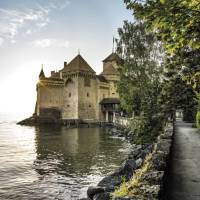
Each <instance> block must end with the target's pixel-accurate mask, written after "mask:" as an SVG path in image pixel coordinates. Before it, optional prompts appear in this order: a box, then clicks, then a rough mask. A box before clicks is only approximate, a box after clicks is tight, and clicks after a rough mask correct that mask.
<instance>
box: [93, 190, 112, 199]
mask: <svg viewBox="0 0 200 200" xmlns="http://www.w3.org/2000/svg"><path fill="white" fill-rule="evenodd" d="M93 200H110V193H108V192H102V193H99V194H96V195H94V197H93Z"/></svg>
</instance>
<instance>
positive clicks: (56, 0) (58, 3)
mask: <svg viewBox="0 0 200 200" xmlns="http://www.w3.org/2000/svg"><path fill="white" fill-rule="evenodd" d="M69 4H70V1H68V0H50V1H49V5H48V8H49V9H58V10H63V9H64V8H66V7H67V6H68V5H69Z"/></svg>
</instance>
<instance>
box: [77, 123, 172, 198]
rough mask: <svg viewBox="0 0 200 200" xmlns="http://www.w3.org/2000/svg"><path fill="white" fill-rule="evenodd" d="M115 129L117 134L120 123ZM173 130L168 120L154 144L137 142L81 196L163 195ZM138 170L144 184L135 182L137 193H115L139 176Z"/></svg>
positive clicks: (129, 138)
mask: <svg viewBox="0 0 200 200" xmlns="http://www.w3.org/2000/svg"><path fill="white" fill-rule="evenodd" d="M112 129H114V134H115V135H116V132H117V131H116V130H117V127H116V126H114V128H112ZM112 129H111V131H112ZM120 129H121V130H120V131H119V133H118V135H119V137H120V135H121V131H122V127H120ZM127 131H128V130H127V129H125V135H124V136H125V138H126V139H128V140H129V141H130V142H131V144H132V145H133V146H134V145H135V144H134V143H133V138H132V139H131V137H127V136H128V135H129V134H127ZM173 133H174V127H173V124H171V123H169V124H168V125H167V126H166V127H165V129H164V130H163V131H162V133H161V134H160V135H159V136H158V137H157V140H156V141H155V142H154V143H153V144H144V145H135V146H134V149H133V150H132V151H131V152H130V153H129V155H128V157H127V158H126V159H125V160H124V162H123V163H122V164H121V165H120V167H119V169H118V170H116V171H114V172H113V173H110V174H108V175H107V176H105V177H104V178H103V179H102V180H101V181H100V182H99V183H97V185H96V186H90V187H88V190H87V198H81V199H80V200H97V199H98V200H110V199H113V200H136V199H155V200H160V199H162V195H163V186H164V182H165V179H166V173H167V166H168V161H169V158H170V152H171V146H172V141H173ZM114 134H113V135H114ZM147 165H149V166H151V168H149V169H148V168H147ZM145 168H147V169H145ZM144 169H145V170H144ZM138 172H139V178H140V179H139V181H141V183H140V184H141V185H137V186H136V188H137V189H139V193H138V195H137V196H129V195H125V196H123V195H122V196H113V194H114V193H115V192H116V190H118V191H120V187H121V186H122V185H123V186H124V184H126V185H127V184H130V181H131V180H132V179H133V178H136V179H137V176H138V174H137V173H138ZM137 181H138V180H137ZM128 187H129V188H132V187H134V186H132V185H129V186H128V185H127V188H128Z"/></svg>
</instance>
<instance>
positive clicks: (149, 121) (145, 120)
mask: <svg viewBox="0 0 200 200" xmlns="http://www.w3.org/2000/svg"><path fill="white" fill-rule="evenodd" d="M118 33H119V39H117V52H118V53H119V54H121V56H122V57H123V59H124V64H123V66H122V67H121V68H120V75H121V78H120V81H119V82H118V92H119V95H120V99H121V103H122V107H123V108H124V109H125V110H126V111H127V112H128V113H133V114H134V120H133V122H132V124H133V125H132V127H133V128H134V130H135V133H136V135H137V138H140V142H145V141H149V140H152V135H151V131H152V127H153V123H155V119H156V117H155V116H156V115H157V114H158V113H159V112H160V104H159V103H158V96H159V94H160V92H161V82H162V71H163V66H162V65H161V64H160V62H161V61H162V51H161V47H160V44H159V43H158V41H157V40H156V38H155V36H154V34H152V33H147V32H146V25H145V24H144V23H142V22H139V21H137V22H135V23H130V22H127V21H125V22H124V25H123V27H122V28H119V30H118ZM154 125H155V124H154ZM155 127H156V126H155Z"/></svg>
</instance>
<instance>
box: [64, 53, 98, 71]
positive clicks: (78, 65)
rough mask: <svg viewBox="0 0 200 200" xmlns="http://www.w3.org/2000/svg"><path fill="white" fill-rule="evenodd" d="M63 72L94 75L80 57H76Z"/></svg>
mask: <svg viewBox="0 0 200 200" xmlns="http://www.w3.org/2000/svg"><path fill="white" fill-rule="evenodd" d="M62 71H63V72H85V73H92V74H95V71H94V70H93V69H92V68H91V67H90V66H89V64H88V63H87V62H86V61H85V60H84V58H83V57H82V56H81V55H77V56H76V57H75V58H74V59H73V60H72V61H71V62H70V63H69V64H68V65H67V66H65V67H64V69H63V70H62Z"/></svg>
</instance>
